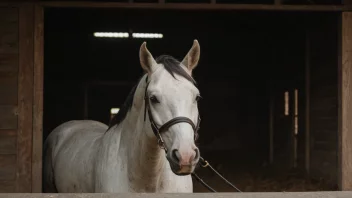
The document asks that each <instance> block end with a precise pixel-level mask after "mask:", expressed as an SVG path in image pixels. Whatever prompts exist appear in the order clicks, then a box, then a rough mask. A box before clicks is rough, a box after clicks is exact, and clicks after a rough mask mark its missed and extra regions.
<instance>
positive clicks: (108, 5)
mask: <svg viewBox="0 0 352 198" xmlns="http://www.w3.org/2000/svg"><path fill="white" fill-rule="evenodd" d="M39 4H40V5H42V6H45V7H61V8H62V7H79V8H143V9H176V10H281V11H333V12H338V11H348V10H352V8H351V7H350V6H339V5H283V4H281V5H270V4H211V3H210V4H200V3H199V4H197V3H128V2H127V3H120V2H89V1H86V2H84V1H64V2H60V1H45V2H40V3H39Z"/></svg>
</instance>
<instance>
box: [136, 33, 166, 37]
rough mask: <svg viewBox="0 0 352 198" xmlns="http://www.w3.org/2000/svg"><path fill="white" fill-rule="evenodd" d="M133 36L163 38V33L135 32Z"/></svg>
mask: <svg viewBox="0 0 352 198" xmlns="http://www.w3.org/2000/svg"><path fill="white" fill-rule="evenodd" d="M132 37H133V38H163V37H164V36H163V34H158V33H133V34H132Z"/></svg>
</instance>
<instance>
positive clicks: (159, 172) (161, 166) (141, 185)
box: [119, 79, 167, 192]
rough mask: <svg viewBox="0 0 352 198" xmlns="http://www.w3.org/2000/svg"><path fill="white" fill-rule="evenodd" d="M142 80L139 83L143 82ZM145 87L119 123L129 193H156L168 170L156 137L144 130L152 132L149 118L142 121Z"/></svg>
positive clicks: (137, 91)
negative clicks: (134, 191) (130, 189)
mask: <svg viewBox="0 0 352 198" xmlns="http://www.w3.org/2000/svg"><path fill="white" fill-rule="evenodd" d="M142 80H143V79H142ZM143 81H144V80H143ZM143 81H142V82H141V83H144V82H143ZM144 88H145V84H143V85H142V86H139V87H138V88H137V90H136V93H135V99H136V100H134V102H136V104H135V105H132V108H131V110H130V111H129V112H128V114H127V116H126V118H125V120H124V121H123V122H122V123H121V129H120V130H121V141H120V146H119V147H120V148H124V149H122V150H121V152H123V153H119V154H121V155H125V156H126V155H127V156H126V158H127V159H126V166H127V176H128V179H129V181H130V183H131V184H130V187H131V188H133V189H132V190H136V191H140V190H142V191H145V192H156V191H158V190H159V187H160V185H161V182H163V181H162V180H163V178H162V177H163V176H164V175H165V171H167V170H165V167H166V165H167V160H166V157H165V151H164V150H161V149H160V148H159V147H158V144H157V141H156V138H154V137H153V138H151V137H148V136H147V131H146V130H152V129H151V127H150V122H149V119H145V120H144V108H145V106H144V105H145V103H144V101H143V98H144V91H145V90H144ZM149 132H151V131H149ZM149 132H148V133H149ZM149 134H151V133H149Z"/></svg>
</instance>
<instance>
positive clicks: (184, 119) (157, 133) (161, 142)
mask: <svg viewBox="0 0 352 198" xmlns="http://www.w3.org/2000/svg"><path fill="white" fill-rule="evenodd" d="M146 83H147V86H146V88H145V94H144V101H145V110H144V121H145V117H146V112H147V111H148V117H149V121H150V125H151V127H152V130H153V132H154V135H155V136H156V138H157V139H158V145H159V146H160V147H161V148H162V149H164V150H165V152H167V148H166V147H165V143H164V140H163V138H162V137H161V133H163V132H165V131H167V130H168V129H169V128H170V127H171V126H173V125H175V124H178V123H182V122H185V123H188V124H190V125H191V126H192V129H193V131H194V139H195V140H196V139H197V138H198V130H199V124H200V121H201V119H200V115H199V114H198V122H197V125H195V124H194V123H193V121H192V120H191V119H189V118H187V117H183V116H179V117H175V118H173V119H171V120H169V121H167V122H166V123H164V124H163V125H162V126H161V127H160V128H158V126H157V125H156V123H155V122H154V119H153V116H152V112H151V110H150V103H149V97H148V91H147V90H148V86H149V82H148V76H147V78H146Z"/></svg>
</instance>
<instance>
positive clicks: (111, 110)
mask: <svg viewBox="0 0 352 198" xmlns="http://www.w3.org/2000/svg"><path fill="white" fill-rule="evenodd" d="M119 111H120V108H111V109H110V113H111V114H112V115H114V114H117V113H118V112H119Z"/></svg>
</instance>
